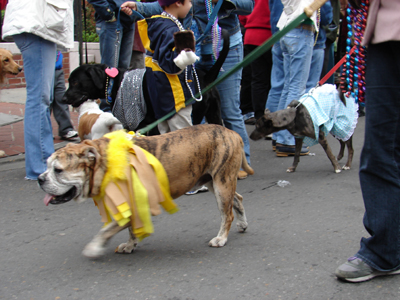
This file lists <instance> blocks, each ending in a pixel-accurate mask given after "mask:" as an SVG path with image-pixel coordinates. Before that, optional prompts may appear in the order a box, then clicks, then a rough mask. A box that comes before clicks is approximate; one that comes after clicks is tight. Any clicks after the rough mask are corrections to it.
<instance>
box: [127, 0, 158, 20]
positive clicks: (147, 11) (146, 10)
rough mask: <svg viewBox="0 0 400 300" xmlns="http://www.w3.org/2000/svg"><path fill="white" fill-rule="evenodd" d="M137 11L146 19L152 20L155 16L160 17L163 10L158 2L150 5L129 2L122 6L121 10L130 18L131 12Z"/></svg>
mask: <svg viewBox="0 0 400 300" xmlns="http://www.w3.org/2000/svg"><path fill="white" fill-rule="evenodd" d="M132 9H133V10H136V11H137V12H138V13H140V14H141V15H142V16H143V17H145V18H150V17H151V16H154V15H159V14H161V13H162V11H163V9H162V8H161V6H160V5H159V4H158V2H157V1H156V2H149V3H145V2H144V3H141V2H133V1H127V2H125V3H123V4H122V5H121V10H122V11H123V12H124V13H126V14H127V15H128V16H130V15H131V14H132V11H131V10H132Z"/></svg>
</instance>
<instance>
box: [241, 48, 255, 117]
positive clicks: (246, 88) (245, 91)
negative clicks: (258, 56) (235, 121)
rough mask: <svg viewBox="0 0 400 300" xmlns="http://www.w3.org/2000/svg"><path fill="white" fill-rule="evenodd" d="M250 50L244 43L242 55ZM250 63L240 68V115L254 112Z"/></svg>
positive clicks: (245, 54)
mask: <svg viewBox="0 0 400 300" xmlns="http://www.w3.org/2000/svg"><path fill="white" fill-rule="evenodd" d="M250 52H251V50H250V48H249V47H248V45H244V48H243V56H244V57H246V56H247V55H249V53H250ZM251 79H252V78H251V64H249V65H247V66H246V67H244V68H243V70H242V81H241V82H240V110H241V111H242V115H245V114H248V113H250V112H254V108H253V104H252V100H251Z"/></svg>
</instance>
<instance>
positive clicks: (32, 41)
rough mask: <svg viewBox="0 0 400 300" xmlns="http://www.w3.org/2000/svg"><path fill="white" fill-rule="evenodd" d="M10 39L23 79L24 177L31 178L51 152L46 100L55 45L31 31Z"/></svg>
mask: <svg viewBox="0 0 400 300" xmlns="http://www.w3.org/2000/svg"><path fill="white" fill-rule="evenodd" d="M13 38H14V41H15V44H16V45H17V46H18V48H19V50H20V51H21V53H22V58H23V60H24V73H25V81H26V93H27V96H26V104H25V117H24V141H25V169H26V177H27V178H28V179H33V180H35V179H37V177H38V176H39V175H40V174H41V173H43V172H44V171H45V170H46V161H47V158H48V157H49V156H50V155H51V154H52V153H53V152H54V144H53V131H52V127H51V121H50V99H52V94H53V82H54V72H55V63H56V53H57V52H56V51H57V49H56V48H57V47H56V44H55V43H53V42H50V41H47V40H45V39H43V38H41V37H39V36H37V35H34V34H31V33H21V34H18V35H14V36H13Z"/></svg>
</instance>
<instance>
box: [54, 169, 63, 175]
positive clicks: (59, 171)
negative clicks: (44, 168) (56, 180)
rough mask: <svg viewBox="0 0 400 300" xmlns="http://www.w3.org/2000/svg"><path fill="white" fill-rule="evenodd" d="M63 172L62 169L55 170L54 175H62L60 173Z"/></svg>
mask: <svg viewBox="0 0 400 300" xmlns="http://www.w3.org/2000/svg"><path fill="white" fill-rule="evenodd" d="M62 172H63V170H62V169H59V168H54V173H56V174H60V173H62Z"/></svg>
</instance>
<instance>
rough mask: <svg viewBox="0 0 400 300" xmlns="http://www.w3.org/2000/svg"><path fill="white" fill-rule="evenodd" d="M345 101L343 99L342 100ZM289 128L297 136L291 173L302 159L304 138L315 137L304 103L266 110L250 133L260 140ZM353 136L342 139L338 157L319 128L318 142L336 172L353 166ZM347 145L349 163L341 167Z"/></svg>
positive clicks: (253, 137) (253, 138) (289, 171)
mask: <svg viewBox="0 0 400 300" xmlns="http://www.w3.org/2000/svg"><path fill="white" fill-rule="evenodd" d="M342 101H343V100H342ZM284 129H287V130H288V131H289V132H290V133H291V134H292V135H294V136H295V137H296V139H295V141H296V148H295V155H294V160H293V165H292V166H291V167H290V168H288V169H287V170H286V172H288V173H291V172H294V171H296V167H297V165H298V164H299V161H300V151H301V147H302V145H303V138H304V137H309V138H312V139H315V129H314V124H313V121H312V118H311V116H310V113H309V112H308V110H307V108H306V107H305V106H304V105H300V103H299V101H297V100H293V101H292V102H291V103H290V104H289V106H288V107H287V108H286V109H282V110H279V111H276V112H274V113H271V112H270V111H269V110H268V109H266V110H265V114H264V115H263V116H262V117H261V118H260V119H258V120H257V122H256V129H255V130H254V131H253V132H252V133H251V134H250V138H251V139H252V140H255V141H256V140H259V139H261V138H263V137H265V136H267V135H269V134H271V133H273V132H277V131H280V130H284ZM352 140H353V136H352V135H351V137H350V138H349V139H348V140H347V141H346V142H343V141H342V140H339V141H340V152H339V155H338V157H337V160H336V158H335V156H334V155H333V153H332V150H331V148H330V147H329V144H328V141H327V139H326V136H325V134H324V132H323V131H322V130H319V135H318V143H319V144H320V145H321V146H322V148H324V150H325V152H326V154H327V156H328V158H329V160H330V161H331V163H332V165H333V168H334V171H335V173H340V172H341V169H343V170H348V169H350V168H351V162H352V160H353V153H354V149H353V142H352ZM346 145H347V149H348V159H347V163H346V164H345V165H344V166H343V168H341V167H340V165H339V163H338V160H340V159H342V157H343V154H344V149H345V147H346Z"/></svg>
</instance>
